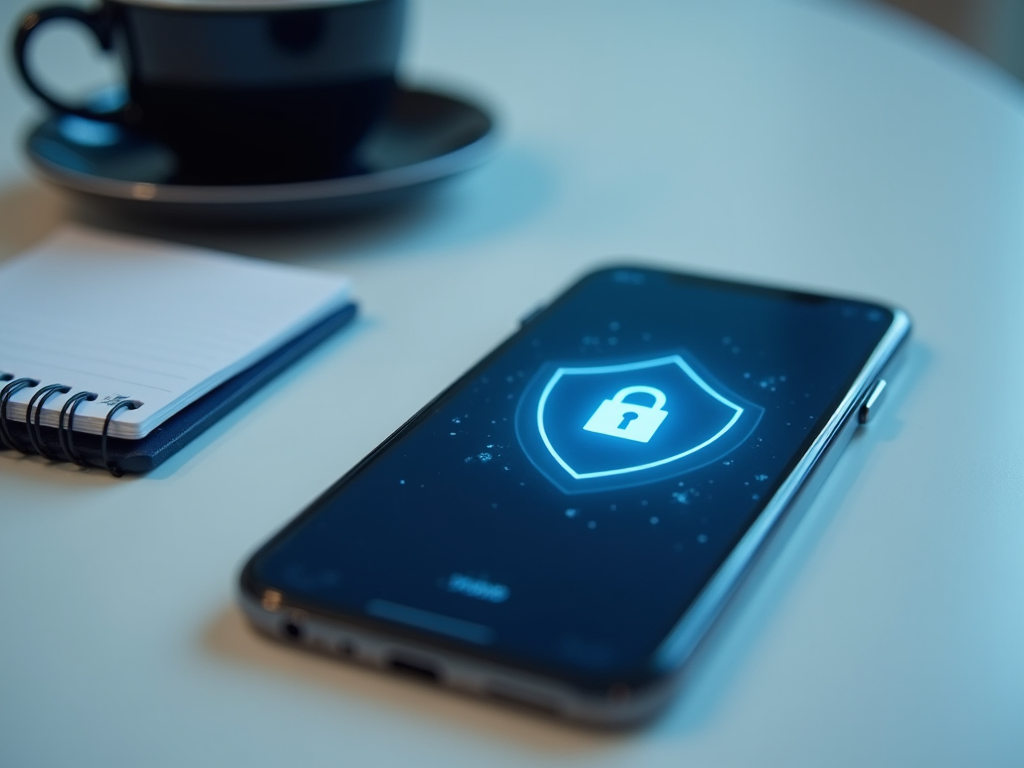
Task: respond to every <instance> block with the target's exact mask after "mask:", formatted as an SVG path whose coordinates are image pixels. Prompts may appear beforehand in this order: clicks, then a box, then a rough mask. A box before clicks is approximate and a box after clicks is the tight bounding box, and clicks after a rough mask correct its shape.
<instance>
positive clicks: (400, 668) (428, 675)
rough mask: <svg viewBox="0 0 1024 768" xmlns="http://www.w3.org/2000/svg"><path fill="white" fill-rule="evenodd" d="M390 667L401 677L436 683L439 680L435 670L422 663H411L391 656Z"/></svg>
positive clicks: (439, 677)
mask: <svg viewBox="0 0 1024 768" xmlns="http://www.w3.org/2000/svg"><path fill="white" fill-rule="evenodd" d="M390 666H391V668H392V669H393V670H395V671H396V672H401V673H402V674H403V675H409V676H410V677H415V678H416V679H417V680H422V681H424V682H428V683H436V682H439V681H440V679H441V676H440V675H439V674H438V672H437V669H436V668H434V667H433V666H431V665H430V664H425V663H423V662H422V661H411V660H409V659H403V658H398V657H394V656H392V657H391V662H390Z"/></svg>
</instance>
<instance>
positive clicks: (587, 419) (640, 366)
mask: <svg viewBox="0 0 1024 768" xmlns="http://www.w3.org/2000/svg"><path fill="white" fill-rule="evenodd" d="M762 413H763V409H762V408H760V407H759V406H757V405H754V404H753V403H750V402H748V401H746V400H744V399H743V398H741V397H739V396H738V395H736V394H734V393H732V392H730V391H729V390H727V389H726V388H724V387H723V386H722V385H720V384H719V383H717V382H716V381H715V380H714V379H713V377H712V376H711V375H710V374H709V373H708V372H707V371H705V370H703V369H701V368H700V366H699V365H698V364H697V363H696V361H694V360H693V359H692V358H690V356H689V355H688V354H687V353H686V352H685V351H682V350H678V351H674V352H669V353H665V354H662V355H659V356H657V357H653V358H645V359H643V360H624V361H616V362H614V363H610V364H605V365H572V364H564V365H562V364H555V363H549V364H546V365H544V366H542V367H541V369H540V370H539V371H538V373H537V375H536V376H535V377H534V378H533V380H532V381H531V382H530V384H529V385H528V386H527V388H526V390H525V391H524V393H523V396H522V398H521V399H520V402H519V406H518V408H517V411H516V433H517V436H518V438H519V442H520V445H521V446H522V448H523V451H524V452H525V453H526V455H527V456H528V457H529V458H530V461H531V462H532V463H533V464H534V466H535V467H537V469H538V470H540V471H541V472H542V473H543V474H544V475H545V476H546V477H547V478H548V479H549V480H551V481H552V482H553V483H554V484H555V485H556V486H558V487H559V488H560V489H561V490H562V491H564V492H566V493H586V492H592V491H601V490H609V489H613V488H622V487H627V486H633V485H641V484H646V483H651V482H656V481H658V480H663V479H666V478H668V477H674V476H676V475H679V474H681V473H683V472H688V471H690V470H692V469H696V468H697V467H700V466H704V465H705V464H708V463H710V462H713V461H716V460H718V459H720V458H722V457H723V456H725V455H726V454H727V453H729V452H730V451H732V450H733V449H735V448H736V447H737V446H738V445H740V444H741V443H742V442H744V441H745V440H746V439H747V437H749V436H750V434H751V432H753V430H754V427H756V426H757V423H758V422H759V421H760V419H761V415H762Z"/></svg>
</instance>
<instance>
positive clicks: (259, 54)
mask: <svg viewBox="0 0 1024 768" xmlns="http://www.w3.org/2000/svg"><path fill="white" fill-rule="evenodd" d="M404 17H405V0H101V3H100V5H99V6H98V7H96V8H94V9H91V10H82V9H77V8H71V7H66V6H54V7H49V8H43V9H40V10H37V11H35V12H33V13H29V14H28V15H27V16H25V18H24V19H23V20H22V24H21V27H20V28H19V30H18V33H17V35H16V37H15V42H14V48H15V56H16V60H17V63H18V67H19V70H20V72H21V75H22V78H23V79H24V81H25V83H26V84H27V85H28V87H29V88H30V89H31V90H32V91H33V92H34V93H35V94H36V95H37V96H39V97H40V98H41V99H42V100H43V101H44V102H46V103H47V104H49V105H50V106H51V107H53V108H54V109H56V110H58V111H60V112H65V113H69V114H72V115H77V116H79V117H84V118H87V119H91V120H101V121H104V122H108V123H116V124H119V125H121V126H123V127H124V128H125V129H127V130H129V131H133V132H137V133H139V134H141V135H145V136H148V137H151V138H153V139H156V140H158V141H161V142H163V143H165V144H166V145H167V146H168V147H169V148H170V149H171V150H172V152H174V153H175V154H176V156H177V159H178V163H179V176H180V177H182V178H187V179H188V180H189V181H190V182H193V183H209V184H259V183H281V182H291V181H307V180H314V179H323V178H331V177H333V176H336V175H338V174H339V173H344V172H346V170H347V164H348V163H349V162H350V160H349V158H350V156H351V152H352V149H353V148H354V147H355V145H356V144H357V143H358V142H359V140H360V139H361V138H363V136H364V135H365V134H366V133H367V131H368V130H369V129H370V128H371V127H372V126H373V124H374V122H375V121H376V120H378V119H379V118H380V117H381V115H382V114H383V113H384V111H385V110H386V109H387V106H388V103H389V101H390V98H391V96H392V94H393V92H394V89H395V71H396V67H397V64H398V57H399V50H400V47H401V41H402V32H403V27H404ZM55 19H70V20H72V21H76V22H79V23H80V24H82V25H84V26H85V27H86V28H88V29H89V30H90V31H91V33H92V34H93V35H94V36H95V38H96V40H97V41H98V42H99V45H100V46H101V47H102V48H103V50H105V51H108V52H110V53H111V54H116V55H117V56H118V57H119V59H120V61H121V63H122V65H123V69H124V75H125V81H126V85H127V98H126V100H125V101H124V103H123V104H121V105H120V106H119V107H117V108H116V109H112V110H109V111H101V110H97V109H93V108H90V107H89V106H85V105H76V104H70V103H66V102H65V101H63V100H61V99H59V98H57V97H56V96H54V95H53V94H51V93H50V92H48V91H47V89H46V88H44V87H43V86H42V85H40V83H39V81H38V79H37V78H36V76H35V74H34V73H33V71H32V70H31V68H30V66H29V62H28V56H27V53H28V45H29V40H30V38H31V37H32V35H33V34H35V33H36V32H37V31H38V30H39V29H40V28H41V27H42V26H43V25H45V24H46V23H48V22H50V21H53V20H55Z"/></svg>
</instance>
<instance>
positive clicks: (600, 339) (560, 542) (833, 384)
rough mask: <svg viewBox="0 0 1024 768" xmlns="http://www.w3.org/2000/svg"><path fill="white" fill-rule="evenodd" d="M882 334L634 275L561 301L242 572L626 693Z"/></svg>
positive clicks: (858, 323)
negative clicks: (623, 685) (620, 683)
mask: <svg viewBox="0 0 1024 768" xmlns="http://www.w3.org/2000/svg"><path fill="white" fill-rule="evenodd" d="M892 322H893V313H892V312H891V311H890V310H889V309H887V308H885V307H882V306H877V305H873V304H866V303H862V302H857V301H850V300H844V299H832V298H825V297H820V296H814V295H808V294H800V293H793V292H787V291H781V290H775V289H767V288H760V287H750V286H743V285H737V284H734V283H729V282H724V281H717V280H709V279H704V278H695V277H691V276H683V275H674V274H670V273H664V272H659V271H655V270H644V269H608V270H604V271H600V272H596V273H593V274H592V275H590V276H588V277H586V278H584V279H583V280H582V281H581V282H580V283H577V284H576V285H575V286H574V287H573V288H571V289H570V290H569V291H568V292H567V293H566V294H564V295H563V296H562V297H560V298H559V299H558V300H557V301H556V302H555V303H554V304H553V305H552V306H551V307H549V308H548V309H547V310H545V311H544V312H543V313H542V314H541V315H540V316H539V317H538V318H537V319H536V320H534V321H531V322H530V323H528V324H527V325H526V326H524V328H523V329H522V330H521V331H520V332H519V333H518V334H516V335H515V336H513V337H512V338H511V339H510V340H509V341H507V342H506V343H505V344H503V345H502V346H501V347H499V348H498V349H497V350H496V351H495V352H494V353H492V354H491V355H490V356H488V357H487V358H486V359H484V360H483V361H482V362H481V363H480V364H479V365H477V366H476V367H475V368H474V369H473V370H472V371H470V372H469V374H467V376H465V377H464V378H463V379H461V380H460V381H459V382H458V383H456V384H455V385H454V386H453V387H452V388H451V389H449V390H448V391H447V392H445V393H444V394H443V395H442V396H441V397H440V398H439V399H438V400H437V401H435V403H433V404H432V405H431V406H430V407H429V408H427V409H426V410H425V411H424V412H423V413H421V414H420V415H419V417H417V418H416V419H415V420H413V421H412V422H411V423H410V424H409V425H407V426H406V427H405V428H404V429H403V430H401V431H400V432H399V433H398V434H397V435H396V436H394V437H393V438H392V439H391V440H389V441H388V442H387V443H385V444H384V446H382V447H381V448H379V449H378V450H377V451H376V452H375V453H374V454H372V455H371V456H370V457H368V459H367V460H365V461H364V462H363V463H361V464H360V465H359V466H358V467H357V468H356V469H355V470H353V471H352V472H351V473H350V474H349V475H348V476H347V477H346V478H345V479H344V480H343V482H341V483H340V484H339V485H336V486H335V487H334V488H333V489H332V490H331V491H330V492H329V493H328V494H327V495H326V496H325V497H323V498H321V500H320V501H318V502H317V503H316V504H315V505H314V506H313V507H312V508H311V509H310V510H307V512H306V513H305V514H304V515H303V516H301V517H300V518H299V519H298V521H297V522H296V523H294V524H293V525H292V526H291V527H290V528H288V529H286V531H285V532H284V533H283V534H282V535H281V536H279V537H278V538H277V539H275V540H274V541H273V542H272V543H271V545H269V546H268V547H266V548H264V550H262V551H261V553H259V554H258V555H257V557H256V558H255V559H254V561H253V564H252V569H253V570H252V573H253V575H254V578H255V579H256V580H257V582H259V583H260V584H261V585H263V586H266V587H272V588H274V589H276V590H279V591H280V592H281V593H282V594H283V595H285V599H286V601H288V602H289V603H290V604H293V605H304V606H308V607H310V608H312V609H313V610H316V611H318V612H321V613H323V614H325V615H333V616H338V617H342V618H348V619H355V620H362V621H364V622H370V623H371V624H372V623H376V624H377V625H386V626H393V627H401V628H402V629H403V630H404V631H406V632H412V633H414V634H415V633H419V634H420V635H422V636H427V637H430V638H434V639H438V640H440V641H442V642H443V643H447V644H448V645H454V646H456V647H459V648H462V649H464V650H467V651H469V652H470V653H477V654H478V655H484V656H487V657H490V658H496V659H500V660H504V661H505V662H508V663H511V664H514V665H516V666H518V667H522V668H529V669H534V670H537V671H540V672H548V673H555V674H558V675H560V676H562V677H567V678H569V679H572V680H574V681H576V682H578V683H579V684H582V685H587V684H593V685H603V684H605V683H606V682H607V681H608V680H609V679H613V678H614V679H616V680H627V681H628V680H630V679H639V678H641V677H643V676H644V674H645V672H644V670H645V669H646V667H647V664H648V661H649V659H650V657H651V655H652V653H653V652H654V651H655V649H656V648H657V646H658V645H659V643H660V642H661V641H662V640H663V639H664V638H665V636H666V634H667V633H668V632H669V631H670V630H671V629H672V627H673V626H674V625H675V624H676V623H677V622H678V621H679V619H680V617H681V616H682V615H683V613H684V612H685V610H686V609H687V607H688V606H689V605H690V604H691V602H692V601H693V600H694V598H695V597H696V596H697V594H698V593H699V591H700V590H701V588H702V587H703V585H704V584H705V583H706V582H707V581H708V579H709V577H710V576H711V575H712V574H713V573H714V571H715V570H716V569H717V568H718V566H719V565H720V564H721V563H722V562H723V560H724V559H725V558H726V556H727V555H728V554H729V552H730V550H731V549H732V548H733V546H734V545H735V544H736V542H737V541H738V540H739V539H740V537H741V536H742V535H743V534H744V532H745V531H746V530H747V528H748V527H749V526H750V524H751V523H752V522H753V520H754V519H755V518H756V517H757V515H758V513H759V512H760V511H761V510H762V508H763V507H764V505H765V503H766V502H767V500H768V499H770V498H771V496H772V494H773V493H774V492H775V491H776V490H777V488H778V486H779V485H780V484H781V483H782V482H783V480H784V479H785V478H786V477H787V475H788V474H789V473H790V471H791V470H792V468H793V466H794V465H795V463H796V462H797V461H798V460H799V458H800V457H801V456H802V455H803V454H804V452H805V451H806V450H807V448H808V446H809V445H810V443H811V441H812V440H813V439H814V437H815V436H816V435H817V433H818V432H819V431H820V429H821V428H822V427H823V425H824V424H825V422H826V421H827V420H828V418H829V417H830V416H831V415H832V414H833V413H834V411H835V410H836V409H837V407H838V405H839V403H840V401H841V400H842V398H843V396H844V395H845V394H846V392H847V391H848V389H849V388H850V386H851V385H852V383H853V381H854V380H855V378H856V376H857V375H858V373H859V372H860V371H861V369H862V367H863V366H864V365H865V363H866V361H867V359H868V357H869V356H870V355H871V353H872V352H873V351H874V350H875V348H876V347H877V346H878V344H879V342H880V340H881V339H882V337H883V335H884V334H885V333H886V331H887V330H888V329H889V326H890V325H891V324H892Z"/></svg>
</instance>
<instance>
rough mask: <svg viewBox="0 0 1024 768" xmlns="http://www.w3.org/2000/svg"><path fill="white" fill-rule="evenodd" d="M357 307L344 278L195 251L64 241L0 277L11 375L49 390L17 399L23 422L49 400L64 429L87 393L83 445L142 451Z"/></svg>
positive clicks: (16, 415) (49, 412)
mask: <svg viewBox="0 0 1024 768" xmlns="http://www.w3.org/2000/svg"><path fill="white" fill-rule="evenodd" d="M349 301H350V290H349V281H348V279H347V278H345V277H344V276H341V275H337V274H334V273H330V272H318V271H314V270H307V269H302V268H297V267H292V266H285V265H281V264H276V263H271V262H263V261H258V260H254V259H246V258H243V257H240V256H232V255H228V254H224V253H219V252H215V251H209V250H205V249H200V248H193V247H189V246H181V245H172V244H169V243H160V242H155V241H151V240H142V239H138V238H129V237H124V236H121V235H112V234H107V233H102V232H98V231H95V230H89V229H85V228H82V227H70V226H69V227H65V228H63V229H61V230H59V231H58V232H57V233H56V234H55V235H53V236H52V237H50V238H48V239H47V240H46V241H44V242H43V243H41V244H40V245H38V246H36V247H34V248H32V249H31V250H29V251H26V252H24V253H22V254H20V255H19V256H16V257H15V258H13V259H12V260H10V261H8V262H7V263H4V264H2V265H0V372H2V373H8V374H11V375H13V376H16V377H29V378H32V379H37V380H39V382H40V383H39V385H38V387H33V388H28V389H23V390H21V391H20V392H18V393H16V394H15V395H14V397H13V398H12V399H11V402H10V403H9V405H8V409H7V415H8V418H10V419H12V420H22V421H23V420H24V419H25V412H26V409H27V404H28V402H29V400H30V399H31V398H32V395H33V394H34V393H35V392H36V391H37V390H38V388H39V387H42V386H45V385H47V384H64V385H66V386H68V387H70V388H71V391H70V392H69V393H68V394H66V395H53V396H52V397H50V398H49V399H48V400H47V401H46V407H45V408H44V409H43V412H42V414H41V417H40V421H41V423H42V424H44V425H47V426H51V427H56V426H57V419H58V417H59V414H60V409H61V406H62V405H63V404H64V402H66V400H67V399H68V398H69V397H71V396H72V395H74V394H75V393H76V392H79V391H82V390H85V391H90V392H95V393H96V394H97V395H99V397H98V398H97V400H96V401H94V402H82V403H81V404H80V405H79V407H78V409H77V410H76V412H75V431H76V432H78V431H81V432H88V433H91V434H96V435H98V434H101V432H102V430H103V422H104V420H105V418H106V415H107V413H108V411H109V410H110V408H111V407H112V405H113V404H114V403H116V402H119V401H120V400H122V399H131V400H137V401H140V402H142V403H143V405H142V407H140V408H138V409H136V410H121V411H119V412H118V413H117V415H116V416H115V417H114V420H113V422H112V423H111V428H110V432H109V434H110V435H111V436H112V437H123V438H127V439H132V440H135V439H139V438H142V437H145V436H146V435H147V434H149V433H150V432H151V431H152V430H153V429H155V428H156V427H157V426H159V425H160V424H161V423H162V422H163V421H164V420H165V419H167V418H168V417H169V416H171V415H173V414H174V413H176V412H178V411H179V410H181V409H182V408H184V407H185V406H186V405H188V404H189V403H191V402H193V401H194V400H196V399H197V398H199V397H201V396H202V395H204V394H206V393H207V392H209V391H210V390H212V389H213V388H215V387H216V386H217V385H218V384H221V383H223V382H224V381H227V380H228V379H229V378H231V377H232V376H234V375H235V374H237V373H240V372H241V371H243V370H245V369H246V368H248V367H249V366H251V365H253V364H254V363H256V362H257V361H259V360H260V359H261V358H262V357H263V356H265V355H266V354H268V353H270V352H272V351H273V350H274V349H276V348H278V347H280V346H281V345H283V344H284V343H286V342H288V341H289V340H291V339H292V338H295V337H296V336H298V335H300V334H301V333H302V332H303V331H305V330H307V329H308V328H310V327H312V326H313V325H315V324H316V323H317V322H319V321H320V320H323V319H325V318H326V317H327V316H329V315H330V314H332V313H333V312H335V311H337V310H338V309H340V308H341V307H342V306H344V305H345V304H347V303H348V302H349Z"/></svg>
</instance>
